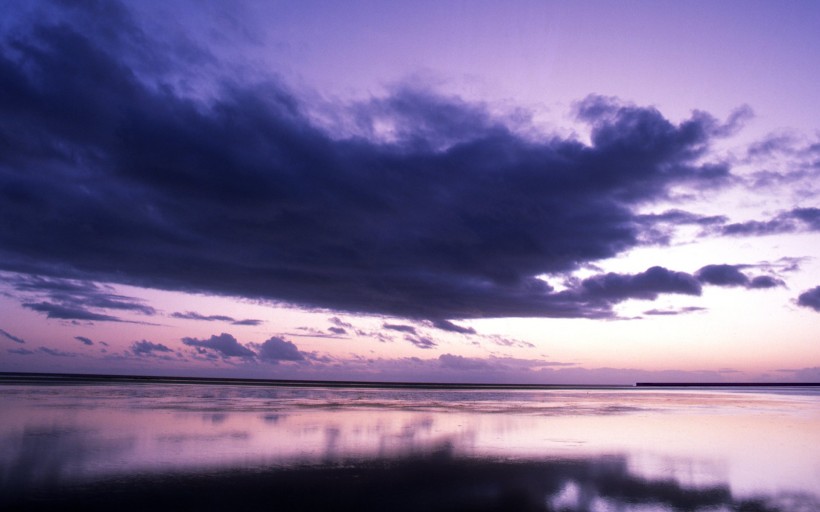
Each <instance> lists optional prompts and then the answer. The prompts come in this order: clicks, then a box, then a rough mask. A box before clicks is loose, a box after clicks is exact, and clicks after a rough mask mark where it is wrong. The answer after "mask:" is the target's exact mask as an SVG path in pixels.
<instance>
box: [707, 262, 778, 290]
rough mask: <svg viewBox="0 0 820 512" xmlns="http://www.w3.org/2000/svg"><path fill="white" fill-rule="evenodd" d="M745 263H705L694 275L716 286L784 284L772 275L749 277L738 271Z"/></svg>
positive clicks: (772, 286) (750, 286)
mask: <svg viewBox="0 0 820 512" xmlns="http://www.w3.org/2000/svg"><path fill="white" fill-rule="evenodd" d="M745 266H746V265H726V264H720V265H706V266H705V267H702V268H701V269H700V270H698V271H697V272H696V273H695V277H697V278H698V280H700V282H702V283H704V284H712V285H716V286H742V287H745V288H751V289H758V290H760V289H765V288H775V287H777V286H784V285H785V283H784V282H783V280H781V279H778V278H776V277H773V276H756V277H754V278H749V276H747V275H746V274H744V273H743V272H741V271H740V269H741V268H743V267H745Z"/></svg>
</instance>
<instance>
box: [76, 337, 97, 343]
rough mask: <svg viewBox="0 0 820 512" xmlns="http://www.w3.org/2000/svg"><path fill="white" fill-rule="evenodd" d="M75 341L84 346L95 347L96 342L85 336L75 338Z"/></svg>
mask: <svg viewBox="0 0 820 512" xmlns="http://www.w3.org/2000/svg"><path fill="white" fill-rule="evenodd" d="M74 339H75V340H77V341H79V342H80V343H82V344H83V345H93V344H94V342H93V341H91V339H89V338H86V337H85V336H74Z"/></svg>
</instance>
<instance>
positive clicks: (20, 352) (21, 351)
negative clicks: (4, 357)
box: [6, 348, 35, 356]
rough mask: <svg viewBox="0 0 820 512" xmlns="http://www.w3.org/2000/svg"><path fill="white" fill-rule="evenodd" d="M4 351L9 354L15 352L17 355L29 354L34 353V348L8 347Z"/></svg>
mask: <svg viewBox="0 0 820 512" xmlns="http://www.w3.org/2000/svg"><path fill="white" fill-rule="evenodd" d="M6 352H8V353H9V354H16V355H18V356H30V355H32V354H34V353H35V351H34V350H29V349H27V348H10V349H8V350H7V351H6Z"/></svg>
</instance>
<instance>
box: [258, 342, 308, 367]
mask: <svg viewBox="0 0 820 512" xmlns="http://www.w3.org/2000/svg"><path fill="white" fill-rule="evenodd" d="M257 352H258V355H259V359H261V360H262V361H266V362H268V363H278V362H279V361H304V360H305V356H304V355H303V354H302V353H301V352H299V349H298V348H297V347H296V345H294V344H293V343H292V342H290V341H287V340H285V339H283V338H279V337H277V336H273V337H271V338H269V339H268V340H266V341H265V342H264V343H261V344H260V345H259V346H258V347H257Z"/></svg>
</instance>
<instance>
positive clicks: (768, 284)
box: [748, 276, 786, 289]
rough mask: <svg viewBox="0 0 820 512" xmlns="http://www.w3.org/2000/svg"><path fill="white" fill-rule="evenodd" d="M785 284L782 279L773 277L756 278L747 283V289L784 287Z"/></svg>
mask: <svg viewBox="0 0 820 512" xmlns="http://www.w3.org/2000/svg"><path fill="white" fill-rule="evenodd" d="M785 285H786V283H785V282H783V280H782V279H778V278H776V277H774V276H756V277H753V278H752V280H751V281H749V284H748V287H749V288H754V289H765V288H776V287H778V286H785Z"/></svg>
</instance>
